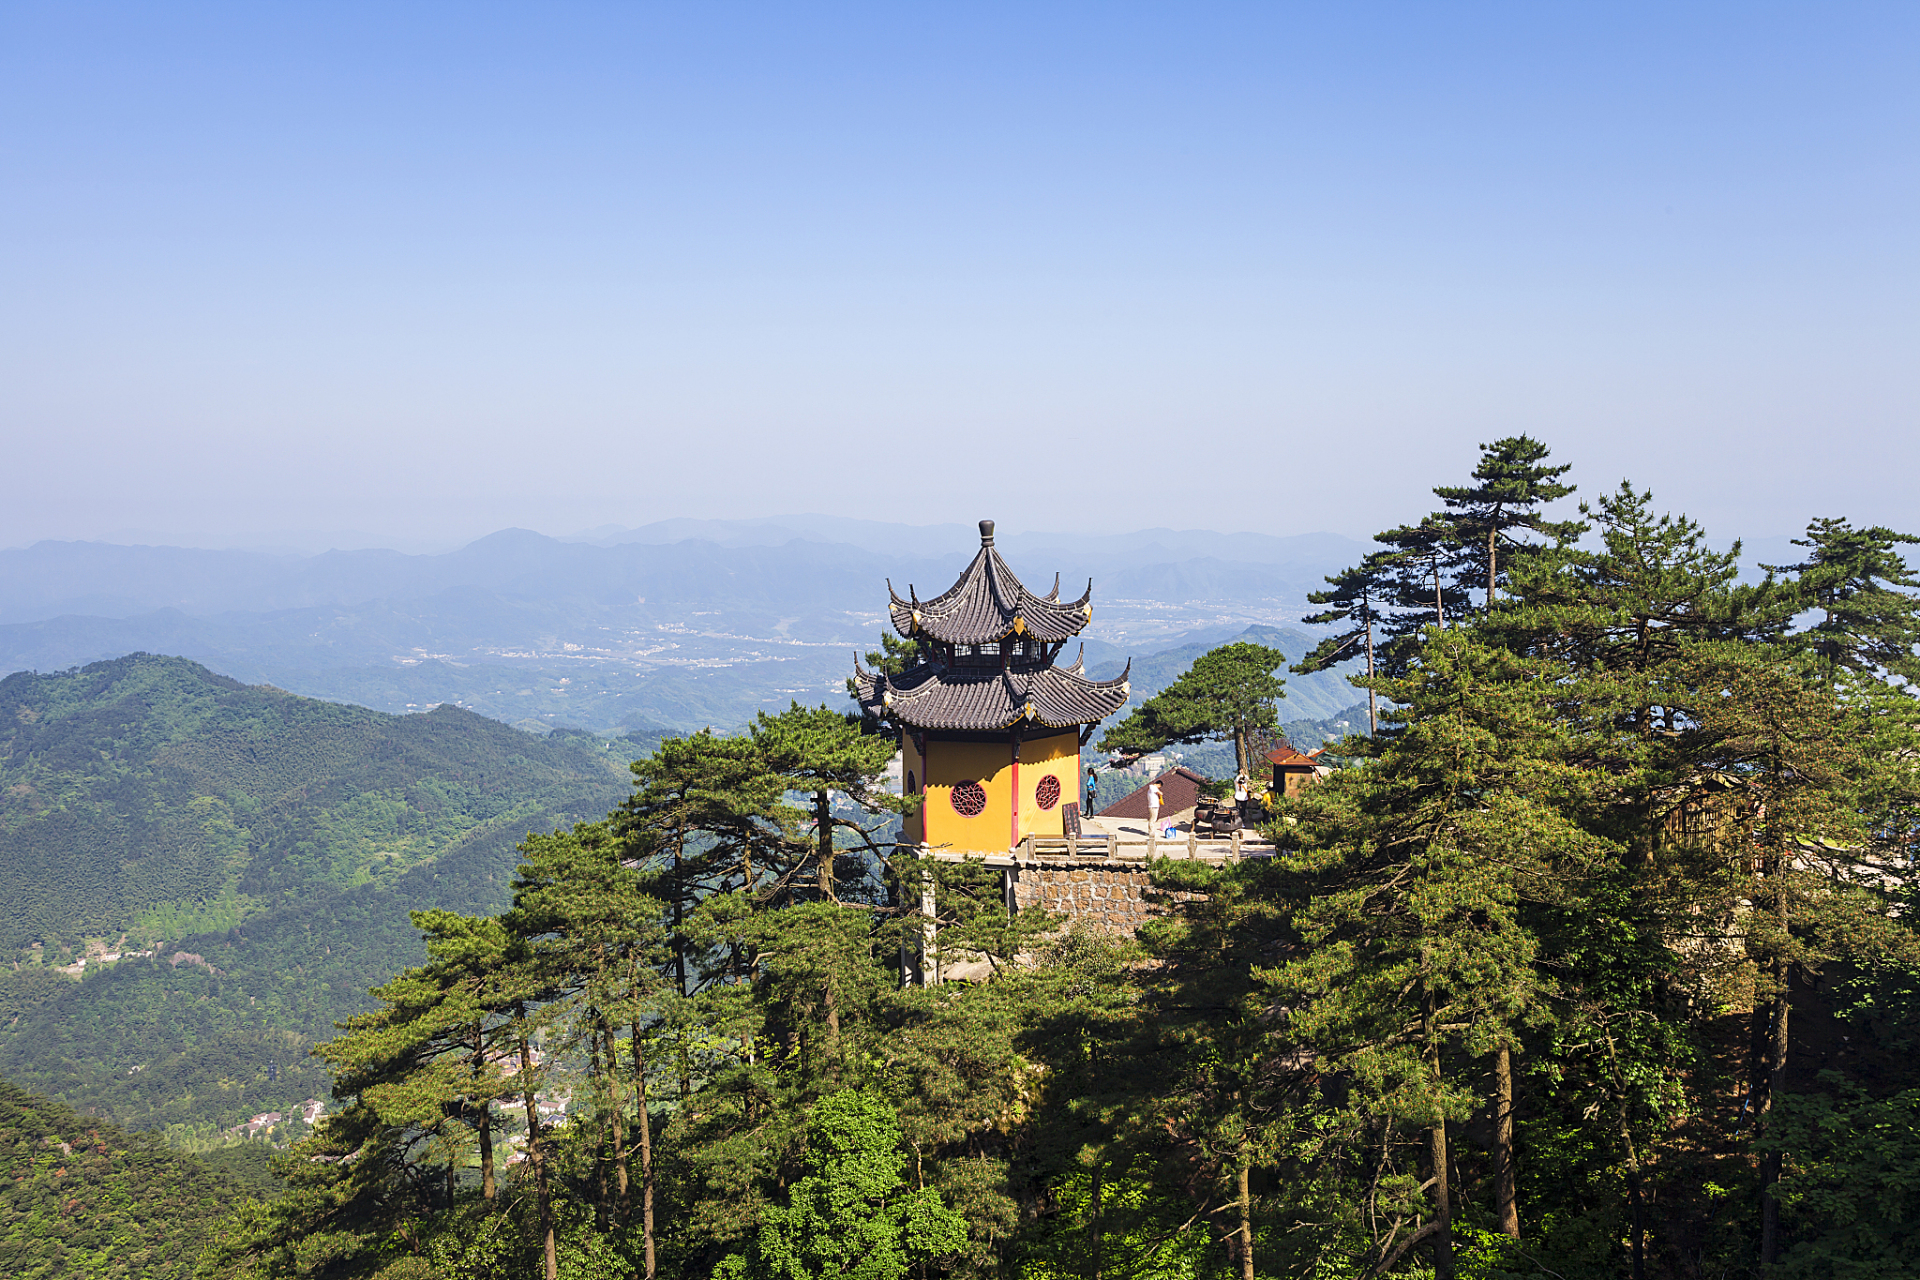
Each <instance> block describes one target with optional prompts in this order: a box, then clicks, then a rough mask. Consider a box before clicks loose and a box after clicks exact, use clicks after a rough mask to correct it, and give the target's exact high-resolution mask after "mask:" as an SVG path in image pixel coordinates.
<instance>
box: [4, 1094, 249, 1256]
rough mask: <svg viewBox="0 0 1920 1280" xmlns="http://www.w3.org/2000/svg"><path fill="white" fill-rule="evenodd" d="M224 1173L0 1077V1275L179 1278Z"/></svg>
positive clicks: (195, 1249) (221, 1210)
mask: <svg viewBox="0 0 1920 1280" xmlns="http://www.w3.org/2000/svg"><path fill="white" fill-rule="evenodd" d="M240 1194H241V1188H240V1187H239V1186H238V1185H237V1184H235V1183H234V1182H233V1181H232V1180H230V1179H228V1178H226V1177H224V1176H222V1175H221V1174H219V1173H217V1172H215V1171H214V1170H212V1169H210V1168H208V1167H207V1166H206V1165H205V1164H203V1163H202V1162H201V1161H199V1160H196V1159H194V1158H193V1157H192V1156H187V1155H182V1154H180V1153H179V1152H177V1151H169V1150H168V1149H167V1148H165V1147H163V1146H161V1145H160V1143H159V1142H158V1141H157V1140H156V1139H155V1138H154V1136H153V1135H151V1134H145V1133H129V1132H127V1131H126V1130H125V1129H122V1128H121V1127H120V1126H119V1125H116V1124H113V1123H112V1122H110V1121H106V1120H100V1119H98V1118H95V1117H91V1116H82V1115H78V1114H76V1113H75V1112H74V1111H73V1110H72V1109H71V1108H68V1107H66V1106H63V1105H62V1104H60V1103H58V1102H55V1101H53V1100H52V1099H50V1098H41V1097H36V1096H34V1095H33V1094H30V1093H27V1092H26V1091H24V1090H22V1089H18V1088H16V1087H14V1086H13V1085H11V1084H8V1083H7V1082H5V1081H4V1080H0V1274H5V1275H7V1276H10V1277H13V1278H14V1280H55V1278H56V1277H62V1276H85V1277H87V1278H88V1280H186V1277H188V1276H191V1275H193V1273H194V1265H195V1263H196V1261H197V1260H198V1259H199V1256H200V1252H201V1248H202V1246H203V1245H204V1243H205V1241H206V1240H207V1238H208V1237H209V1235H210V1234H211V1232H212V1229H213V1226H214V1224H215V1223H216V1222H217V1221H218V1220H219V1219H220V1217H221V1216H222V1215H223V1214H225V1213H226V1212H227V1210H228V1209H229V1208H230V1207H231V1205H232V1202H233V1201H234V1199H235V1198H236V1197H237V1196H238V1195H240Z"/></svg>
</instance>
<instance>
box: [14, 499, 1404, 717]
mask: <svg viewBox="0 0 1920 1280" xmlns="http://www.w3.org/2000/svg"><path fill="white" fill-rule="evenodd" d="M996 542H997V545H998V546H999V547H1000V550H1001V553H1002V554H1003V555H1004V556H1006V557H1007V559H1008V561H1009V562H1010V563H1011V564H1012V565H1013V566H1014V568H1015V570H1016V572H1019V573H1021V574H1022V575H1023V577H1025V578H1026V579H1027V581H1028V584H1029V586H1032V587H1034V588H1035V589H1037V590H1041V591H1044V590H1046V589H1047V588H1048V587H1050V586H1051V585H1052V582H1051V578H1052V575H1053V574H1054V573H1055V572H1058V573H1059V574H1060V576H1061V584H1062V590H1063V591H1070V592H1071V593H1073V594H1074V595H1078V594H1079V592H1080V591H1081V590H1082V589H1083V588H1084V585H1085V583H1086V581H1087V580H1088V579H1092V580H1093V582H1094V621H1093V625H1092V626H1091V627H1089V628H1088V631H1087V656H1088V660H1089V663H1090V664H1092V665H1094V666H1095V668H1096V669H1097V670H1104V669H1106V668H1109V667H1111V668H1112V669H1114V670H1118V669H1119V665H1120V663H1122V662H1124V660H1125V658H1126V657H1127V656H1134V657H1136V658H1143V659H1144V658H1146V657H1148V656H1151V655H1153V654H1156V653H1161V652H1164V651H1167V650H1169V649H1173V648H1178V647H1182V646H1188V645H1191V644H1193V643H1195V642H1200V641H1207V640H1211V641H1214V642H1216V643H1217V642H1218V641H1220V640H1223V639H1225V638H1227V637H1229V636H1232V635H1235V634H1238V633H1239V632H1241V631H1244V630H1245V629H1246V628H1247V627H1248V626H1250V625H1258V626H1275V625H1284V624H1288V623H1296V622H1297V619H1298V618H1299V617H1300V616H1301V614H1302V612H1303V610H1304V609H1305V597H1306V593H1307V592H1308V591H1310V590H1312V589H1314V587H1315V586H1317V585H1318V584H1319V583H1320V580H1321V579H1322V578H1323V577H1324V576H1325V575H1326V574H1328V573H1332V572H1336V571H1337V570H1339V569H1341V568H1343V567H1345V566H1346V565H1348V564H1350V563H1352V562H1353V561H1354V560H1356V559H1357V558H1358V557H1359V556H1360V555H1361V554H1364V552H1365V550H1366V548H1365V547H1364V546H1363V545H1362V544H1359V543H1355V542H1353V541H1351V540H1350V539H1346V538H1341V537H1338V536H1336V535H1333V534H1307V535H1302V536H1299V537H1291V538H1276V537H1268V536H1264V535H1258V534H1216V533H1206V532H1194V531H1176V530H1170V529H1153V530H1143V531H1141V532H1138V533H1131V534H1118V535H1095V534H1078V533H1022V532H1019V531H1012V532H1008V531H1005V530H1002V531H1001V532H1000V533H999V535H998V537H997V539H996ZM978 545H979V536H978V533H977V532H976V531H975V530H974V529H973V528H972V527H971V526H961V525H934V526H917V525H904V524H889V523H884V522H878V521H866V520H856V519H851V518H846V517H834V516H785V517H775V518H769V519H765V520H732V521H692V520H672V521H663V522H660V523H658V524H654V525H648V526H645V527H643V528H639V529H625V530H613V529H609V530H595V531H593V532H592V533H590V534H588V535H583V536H582V537H579V538H574V539H560V538H550V537H546V536H543V535H541V534H536V533H530V532H528V531H526V530H504V531H502V532H499V533H495V534H492V535H490V536H488V537H485V538H482V539H480V540H478V541H476V542H474V543H471V544H469V545H468V546H465V547H462V548H461V549H459V550H457V551H453V552H448V553H445V554H440V555H406V554H402V553H399V552H394V551H371V550H359V551H330V552H326V553H324V554H319V555H285V554H274V553H267V552H257V551H242V550H198V549H191V548H179V547H144V546H121V545H116V544H110V543H79V542H42V543H38V544H36V545H34V546H32V547H28V548H24V549H17V550H9V551H0V672H5V671H12V670H38V671H58V670H64V669H67V668H71V667H74V666H77V665H82V664H85V663H88V662H94V661H100V660H103V659H107V658H114V657H118V656H120V655H122V654H126V653H130V652H138V651H147V652H156V653H170V654H179V655H183V656H186V657H189V658H192V659H194V660H196V661H200V662H204V663H206V664H207V665H209V666H211V667H213V668H214V669H215V670H218V671H221V672H223V673H227V674H230V675H232V676H234V677H236V678H238V679H240V680H243V681H247V682H250V683H259V682H264V683H270V684H273V685H275V686H278V687H280V688H283V689H287V690H290V691H293V692H298V693H303V694H307V695H310V696H314V697H321V698H328V699H334V700H339V701H345V702H354V703H359V704H361V705H364V706H369V707H373V708H377V709H380V710H386V711H395V712H400V711H408V710H424V709H426V708H429V707H432V706H435V705H438V704H440V703H446V702H451V703H455V704H457V705H460V706H463V707H467V708H470V709H472V710H476V711H479V712H481V713H482V714H485V715H488V716H491V717H494V718H497V719H500V720H504V721H507V722H508V723H512V724H516V725H519V726H521V727H523V728H529V729H549V728H553V727H556V726H570V727H577V728H583V729H588V730H593V731H597V732H602V733H606V732H635V733H638V734H640V735H641V736H642V737H644V736H646V735H648V734H655V733H661V732H669V731H682V730H687V729H693V728H698V727H700V726H702V725H709V724H711V725H714V726H716V727H722V728H724V727H731V726H734V725H737V724H740V723H743V722H744V721H746V720H747V719H749V718H750V717H751V716H752V714H753V713H754V711H756V710H759V709H762V708H768V707H776V706H784V705H785V704H786V702H787V701H788V700H790V699H799V700H801V701H812V702H818V701H821V700H827V701H830V702H834V703H836V704H837V703H838V702H839V700H840V698H841V697H842V696H843V681H844V679H845V676H846V675H847V673H848V672H849V671H850V669H851V666H852V660H853V656H854V654H855V653H856V652H862V651H864V650H866V649H868V648H871V647H873V646H874V644H875V643H876V641H877V637H878V634H879V632H880V630H881V628H882V626H883V625H884V612H883V611H884V608H885V604H886V588H887V582H888V581H889V580H891V581H892V582H893V584H894V585H895V586H896V587H897V588H899V589H900V590H901V591H902V592H903V593H904V591H905V590H906V588H907V586H908V585H909V584H912V585H913V586H914V587H915V588H916V589H917V590H919V591H920V593H921V594H922V595H923V596H924V595H928V594H932V593H934V592H938V591H941V590H944V589H945V588H946V587H947V586H948V585H949V584H950V583H951V582H952V580H953V578H954V577H955V575H957V574H958V572H959V571H960V569H961V568H962V567H963V566H964V565H965V564H966V562H967V561H968V559H970V558H971V556H972V555H973V553H974V551H975V549H976V548H977V547H978ZM1303 642H1304V643H1305V644H1308V645H1310V644H1311V643H1312V642H1313V637H1310V636H1307V635H1305V633H1302V632H1299V631H1297V630H1295V631H1294V632H1293V633H1292V635H1291V636H1290V637H1289V640H1288V642H1287V643H1283V644H1282V645H1281V647H1282V648H1283V650H1285V651H1287V652H1288V653H1289V656H1295V657H1297V656H1298V654H1297V653H1296V652H1295V649H1298V648H1299V647H1300V644H1301V643H1303ZM1288 644H1291V645H1292V646H1293V647H1292V648H1289V647H1288ZM1333 679H1334V680H1336V681H1337V677H1334V678H1333ZM1136 683H1138V682H1136ZM1312 687H1313V686H1312V685H1311V684H1309V683H1306V682H1302V681H1299V680H1296V681H1295V683H1294V684H1293V685H1290V697H1291V698H1292V699H1302V698H1315V699H1317V695H1311V694H1310V692H1309V691H1310V690H1311V689H1312ZM1351 700H1352V699H1351V691H1350V690H1348V689H1346V688H1345V686H1344V683H1342V684H1341V688H1340V689H1339V690H1337V691H1333V690H1330V691H1328V693H1327V696H1326V698H1324V699H1317V700H1315V701H1314V706H1315V707H1316V708H1318V709H1322V710H1325V709H1328V708H1332V709H1337V707H1339V706H1345V705H1347V704H1348V703H1350V702H1351ZM1296 712H1297V713H1299V714H1307V712H1306V710H1304V709H1303V708H1289V712H1288V713H1289V714H1294V713H1296Z"/></svg>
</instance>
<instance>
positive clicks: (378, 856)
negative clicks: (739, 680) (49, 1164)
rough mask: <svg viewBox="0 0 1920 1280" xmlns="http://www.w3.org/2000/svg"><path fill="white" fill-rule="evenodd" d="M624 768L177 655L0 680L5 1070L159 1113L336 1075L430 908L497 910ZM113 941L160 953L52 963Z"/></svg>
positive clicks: (492, 727) (551, 742) (497, 730)
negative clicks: (76, 967)
mask: <svg viewBox="0 0 1920 1280" xmlns="http://www.w3.org/2000/svg"><path fill="white" fill-rule="evenodd" d="M625 764H626V758H625V756H624V754H623V753H622V752H621V751H620V750H619V749H618V746H617V744H608V743H603V742H601V741H599V740H596V739H593V738H591V737H588V736H586V735H584V734H564V733H563V734H555V735H553V736H551V737H547V738H540V737H535V736H531V735H528V734H525V733H521V732H518V731H516V730H513V729H510V728H508V727H506V726H505V725H501V724H498V723H496V722H494V721H490V720H487V719H484V718H482V717H480V716H477V715H473V714H471V713H469V712H465V711H460V710H458V709H455V708H451V707H446V708H441V709H438V710H436V711H434V712H432V713H429V714H423V715H410V716H392V715H387V714H384V713H381V712H376V711H369V710H366V709H363V708H359V707H349V706H340V705H336V704H332V703H325V702H317V701H314V700H311V699H307V698H300V697H295V696H293V695H291V694H287V693H284V692H281V691H279V690H275V689H270V688H262V687H250V686H245V685H242V684H240V683H238V682H237V681H234V680H231V679H228V678H226V677H224V676H219V675H215V674H214V673H212V672H210V671H207V670H206V669H205V668H203V667H200V666H198V665H196V664H194V663H191V662H187V661H184V660H182V659H177V658H160V657H153V656H151V655H145V654H136V655H133V656H131V657H127V658H122V659H118V660H115V661H112V662H105V663H97V664H94V665H93V666H89V667H86V668H83V669H81V670H78V671H72V672H65V673H61V674H57V675H46V676H38V675H30V674H24V673H23V674H17V675H14V676H11V677H9V678H8V679H6V680H5V681H0V870H3V871H4V875H5V882H6V884H7V886H8V890H9V894H10V897H11V903H10V910H9V911H8V912H6V913H5V915H4V918H3V919H0V930H3V931H4V932H0V938H3V939H4V946H5V948H6V954H8V955H9V956H10V958H13V959H15V960H17V961H24V962H25V963H24V964H22V966H21V967H19V968H18V969H16V970H15V971H13V972H10V973H7V974H5V975H0V993H4V1000H5V1003H4V1005H0V1013H4V1014H5V1015H6V1018H7V1023H6V1025H5V1027H4V1028H3V1029H0V1074H5V1075H8V1076H10V1077H12V1078H14V1079H16V1080H19V1081H21V1082H23V1083H25V1084H27V1085H29V1086H30V1087H33V1088H36V1089H39V1090H41V1091H43V1092H48V1093H54V1094H56V1095H57V1096H60V1097H62V1098H64V1099H66V1100H68V1101H70V1102H74V1103H76V1104H83V1105H85V1106H87V1107H88V1108H89V1109H92V1110H96V1111H99V1112H101V1113H103V1114H108V1115H113V1116H115V1117H118V1118H121V1119H123V1120H126V1121H128V1122H131V1123H137V1124H141V1125H149V1124H158V1123H163V1122H170V1121H179V1122H197V1123H209V1122H219V1123H232V1122H233V1121H234V1120H237V1119H243V1118H245V1116H246V1115H247V1114H248V1113H249V1112H250V1111H264V1110H269V1109H284V1108H285V1107H289V1106H291V1105H292V1104H295V1103H298V1102H299V1101H300V1100H301V1099H303V1098H306V1097H310V1096H324V1095H325V1085H324V1081H323V1079H322V1078H321V1077H320V1075H319V1073H318V1072H317V1071H316V1070H315V1069H314V1066H313V1065H312V1064H311V1063H310V1062H308V1060H307V1058H306V1047H307V1046H308V1045H309V1044H311V1043H312V1041H313V1040H314V1039H316V1038H318V1037H320V1036H323V1035H325V1034H326V1032H327V1030H328V1028H329V1027H330V1026H331V1024H332V1022H333V1020H334V1019H335V1018H337V1017H341V1016H345V1014H347V1013H348V1012H351V1011H353V1010H355V1009H358V1008H360V1007H361V1006H362V1005H363V1004H364V1001H365V992H366V990H367V988H368V987H370V986H373V985H376V984H377V983H378V982H379V981H380V979H381V977H382V976H383V975H384V974H386V973H388V972H391V971H392V969H393V968H394V967H395V966H396V965H397V964H405V963H406V962H407V959H408V957H410V956H413V955H417V954H418V946H419V944H418V941H417V938H416V937H415V935H414V933H413V932H412V930H411V929H410V928H409V927H408V925H407V923H406V912H407V910H408V909H409V908H414V907H425V906H447V907H456V908H460V909H466V910H472V909H476V908H478V909H484V908H485V907H487V906H489V905H493V906H497V905H498V904H499V903H501V902H502V901H503V900H504V894H505V891H506V883H507V880H508V878H509V874H510V871H511V868H512V866H513V860H514V855H513V853H512V848H513V845H514V843H515V842H516V841H518V840H519V839H521V838H522V837H524V836H525V835H526V834H527V832H528V831H538V830H548V829H551V828H552V827H554V826H556V825H564V824H565V823H567V822H571V821H573V820H576V819H578V818H582V817H590V816H594V815H597V814H599V813H603V812H605V810H606V808H607V807H608V805H609V804H610V803H612V800H613V799H614V798H615V797H617V796H618V795H619V793H620V789H621V785H622V775H623V771H624V766H625ZM89 940H92V944H91V945H92V950H93V951H94V952H95V953H96V954H98V953H100V952H112V953H121V952H125V953H135V952H143V951H154V952H156V953H155V954H152V955H134V954H128V955H126V956H124V957H123V958H121V959H119V960H118V961H117V962H115V963H112V964H111V965H102V964H97V963H96V964H92V965H89V966H88V967H87V969H86V971H85V976H84V980H82V981H74V980H72V979H69V978H67V977H64V976H61V975H57V974H54V973H51V972H50V969H51V967H52V966H54V965H58V964H64V963H66V962H68V961H69V960H79V959H82V958H84V955H85V952H86V951H87V950H88V947H89ZM270 1076H271V1077H273V1078H272V1079H270V1078H269V1077H270Z"/></svg>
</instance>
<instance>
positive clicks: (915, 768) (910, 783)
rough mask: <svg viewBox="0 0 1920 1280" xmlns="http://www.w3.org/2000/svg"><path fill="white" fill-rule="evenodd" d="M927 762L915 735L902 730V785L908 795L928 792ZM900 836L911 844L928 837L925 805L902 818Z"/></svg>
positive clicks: (920, 842) (919, 842)
mask: <svg viewBox="0 0 1920 1280" xmlns="http://www.w3.org/2000/svg"><path fill="white" fill-rule="evenodd" d="M926 779H927V762H926V761H925V760H922V759H921V758H920V753H919V752H918V751H917V750H915V749H914V745H913V735H912V734H910V733H908V732H906V731H905V730H904V729H903V730H901V732H900V785H901V786H902V787H903V788H904V789H905V791H906V794H908V795H910V796H911V795H920V796H924V795H925V794H926ZM900 838H901V839H902V840H905V841H906V842H907V843H909V844H922V843H924V842H925V841H926V838H927V811H926V808H925V807H924V806H922V807H921V808H920V809H918V810H917V811H915V812H913V813H909V814H908V815H906V817H904V818H902V819H901V820H900Z"/></svg>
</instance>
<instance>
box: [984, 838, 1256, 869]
mask: <svg viewBox="0 0 1920 1280" xmlns="http://www.w3.org/2000/svg"><path fill="white" fill-rule="evenodd" d="M1272 852H1273V846H1272V845H1271V844H1270V843H1268V842H1267V841H1266V840H1264V839H1262V838H1261V837H1260V836H1259V835H1258V834H1257V833H1253V832H1246V831H1235V832H1233V834H1232V835H1231V836H1228V837H1225V838H1222V837H1219V836H1214V837H1201V836H1197V835H1195V834H1194V833H1193V832H1192V831H1188V832H1187V833H1186V834H1185V835H1184V836H1177V837H1175V838H1173V839H1171V840H1162V839H1156V838H1155V837H1154V836H1153V835H1152V834H1148V835H1147V836H1146V837H1144V838H1141V839H1131V840H1129V839H1123V838H1121V837H1120V836H1116V835H1110V834H1105V833H1103V834H1100V835H1081V836H1028V837H1026V839H1024V840H1022V841H1021V842H1020V843H1019V844H1018V845H1017V846H1015V848H1014V849H1013V850H1012V853H1013V856H1015V857H1017V858H1019V859H1020V860H1021V861H1023V862H1033V861H1043V860H1045V859H1047V858H1071V859H1080V858H1104V859H1109V860H1113V861H1127V860H1133V861H1138V862H1145V861H1147V860H1148V859H1150V858H1198V859H1205V860H1207V861H1221V860H1232V861H1238V860H1239V859H1241V858H1244V857H1247V856H1249V855H1255V856H1264V855H1267V854H1271V853H1272Z"/></svg>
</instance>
